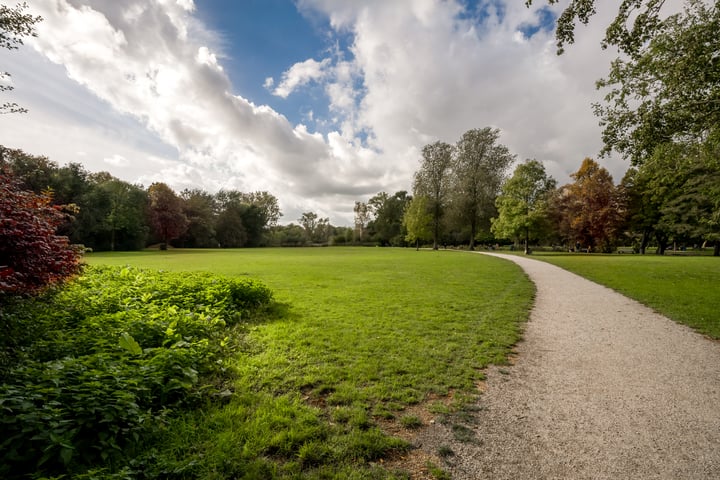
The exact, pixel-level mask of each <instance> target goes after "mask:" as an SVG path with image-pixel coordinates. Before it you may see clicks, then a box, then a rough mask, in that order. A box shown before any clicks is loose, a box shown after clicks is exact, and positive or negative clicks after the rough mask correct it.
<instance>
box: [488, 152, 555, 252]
mask: <svg viewBox="0 0 720 480" xmlns="http://www.w3.org/2000/svg"><path fill="white" fill-rule="evenodd" d="M555 187H556V182H555V179H553V178H552V177H549V176H548V175H547V173H546V172H545V167H544V166H543V164H542V163H540V162H538V161H537V160H526V161H525V163H523V164H520V165H518V166H517V168H516V169H515V172H514V173H513V176H512V177H511V178H509V179H508V180H507V181H506V182H505V184H504V185H503V187H502V193H501V194H500V196H498V198H497V200H496V205H497V209H498V217H497V218H494V219H493V222H492V231H493V232H494V233H495V235H496V236H499V237H507V238H513V239H517V238H519V237H521V236H522V238H523V239H524V243H525V253H526V254H528V253H530V249H529V243H530V238H531V237H535V236H541V235H543V234H544V233H545V232H546V231H547V230H548V228H549V220H548V199H549V197H550V195H551V194H552V192H554V191H555Z"/></svg>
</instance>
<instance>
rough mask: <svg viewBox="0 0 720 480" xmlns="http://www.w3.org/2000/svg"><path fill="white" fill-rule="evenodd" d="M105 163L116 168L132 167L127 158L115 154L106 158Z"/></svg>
mask: <svg viewBox="0 0 720 480" xmlns="http://www.w3.org/2000/svg"><path fill="white" fill-rule="evenodd" d="M103 161H104V162H105V163H107V164H110V165H112V166H114V167H127V166H128V165H130V162H129V161H128V159H127V158H125V157H123V156H122V155H118V154H115V155H113V156H112V157H106V158H104V159H103Z"/></svg>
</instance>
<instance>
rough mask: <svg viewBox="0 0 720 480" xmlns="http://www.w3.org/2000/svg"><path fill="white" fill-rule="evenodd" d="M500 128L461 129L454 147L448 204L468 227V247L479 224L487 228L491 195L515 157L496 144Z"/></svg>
mask: <svg viewBox="0 0 720 480" xmlns="http://www.w3.org/2000/svg"><path fill="white" fill-rule="evenodd" d="M499 137H500V130H497V129H492V128H490V127H486V128H483V129H474V130H468V131H467V132H465V133H464V134H463V136H462V138H461V139H460V141H459V142H458V144H457V147H456V148H455V160H454V164H453V169H452V171H453V180H452V185H453V188H452V194H451V196H452V204H453V210H454V213H455V218H456V219H458V220H459V221H460V222H461V224H463V225H466V226H468V227H469V228H470V250H474V249H475V236H476V235H477V234H478V232H479V229H480V228H481V226H484V227H487V229H488V230H489V228H490V219H491V218H492V217H493V216H494V215H495V212H496V211H495V198H497V195H498V193H499V192H500V187H501V185H502V182H503V180H504V179H505V173H506V172H507V169H508V167H509V166H510V164H511V163H512V162H513V160H514V159H515V156H514V155H511V154H510V151H509V150H508V148H507V147H506V146H504V145H500V144H498V143H497V141H498V138H499Z"/></svg>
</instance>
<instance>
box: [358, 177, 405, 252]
mask: <svg viewBox="0 0 720 480" xmlns="http://www.w3.org/2000/svg"><path fill="white" fill-rule="evenodd" d="M410 200H411V197H409V196H408V194H407V192H406V191H404V190H401V191H399V192H395V193H394V194H393V195H388V194H387V193H385V192H380V193H378V194H377V195H375V196H373V197H372V198H370V200H368V206H369V207H370V209H371V210H372V212H373V216H374V219H373V221H372V227H373V229H374V230H375V238H376V239H377V241H378V243H380V244H381V245H392V246H401V245H404V243H405V232H404V231H403V224H402V220H403V214H404V212H405V207H406V206H407V204H408V202H409V201H410Z"/></svg>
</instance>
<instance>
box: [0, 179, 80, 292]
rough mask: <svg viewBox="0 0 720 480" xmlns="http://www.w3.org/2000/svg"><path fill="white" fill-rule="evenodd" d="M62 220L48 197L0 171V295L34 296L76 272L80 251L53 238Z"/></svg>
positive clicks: (61, 214)
mask: <svg viewBox="0 0 720 480" xmlns="http://www.w3.org/2000/svg"><path fill="white" fill-rule="evenodd" d="M66 218H67V214H66V213H64V212H63V207H62V206H58V205H52V195H51V194H49V193H43V194H40V195H38V194H36V193H34V192H29V191H26V190H23V189H22V188H21V187H20V186H19V183H18V182H17V181H16V180H15V179H14V178H13V177H12V175H10V174H9V173H7V172H3V171H2V170H0V293H12V294H24V293H36V292H38V291H40V290H42V289H43V288H44V287H46V286H48V285H52V284H55V283H58V282H61V281H63V280H65V279H67V278H69V277H71V276H72V275H74V274H76V273H77V272H78V271H79V270H80V257H81V255H82V247H81V246H78V245H71V244H70V242H69V241H68V239H67V237H63V236H59V235H56V231H57V228H58V227H59V226H60V225H61V224H63V223H64V222H65V221H66Z"/></svg>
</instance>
